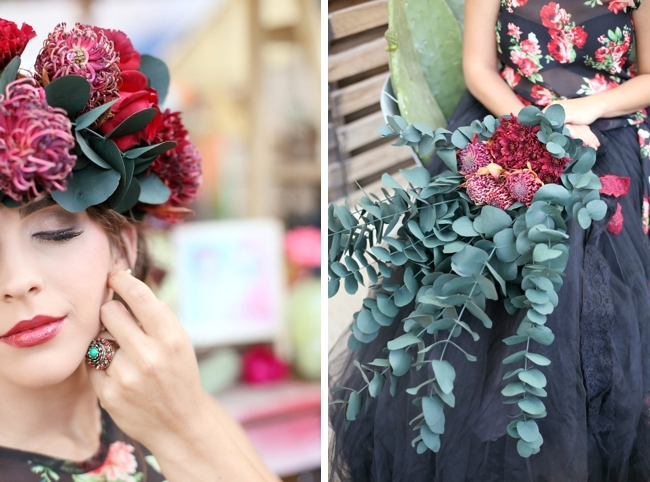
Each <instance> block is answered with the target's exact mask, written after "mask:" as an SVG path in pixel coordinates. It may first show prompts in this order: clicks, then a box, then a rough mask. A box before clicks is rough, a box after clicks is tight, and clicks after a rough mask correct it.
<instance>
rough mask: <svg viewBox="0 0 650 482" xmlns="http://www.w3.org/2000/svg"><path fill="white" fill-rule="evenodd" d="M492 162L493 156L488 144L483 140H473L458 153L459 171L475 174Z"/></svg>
mask: <svg viewBox="0 0 650 482" xmlns="http://www.w3.org/2000/svg"><path fill="white" fill-rule="evenodd" d="M490 162H492V158H491V156H490V152H489V151H488V148H487V146H486V145H485V144H483V143H482V142H472V143H470V144H468V145H467V147H466V148H465V149H463V150H462V151H460V154H459V155H458V172H460V173H461V174H473V173H475V172H476V171H477V170H478V169H479V168H481V167H483V166H487V165H488V164H489V163H490Z"/></svg>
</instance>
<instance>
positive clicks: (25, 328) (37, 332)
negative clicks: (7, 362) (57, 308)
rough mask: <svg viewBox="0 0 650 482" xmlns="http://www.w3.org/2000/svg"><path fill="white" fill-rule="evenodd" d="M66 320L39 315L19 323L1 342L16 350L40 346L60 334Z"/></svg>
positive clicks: (0, 338) (0, 339) (2, 337)
mask: <svg viewBox="0 0 650 482" xmlns="http://www.w3.org/2000/svg"><path fill="white" fill-rule="evenodd" d="M65 318H66V317H65V316H63V317H59V318H56V317H54V316H45V315H37V316H35V317H34V318H32V319H31V320H23V321H19V322H18V323H16V324H15V325H14V326H13V327H12V328H11V329H10V330H9V331H8V332H7V333H5V334H4V335H3V336H1V337H0V341H3V342H4V343H6V344H7V345H11V346H15V347H16V348H27V347H30V346H36V345H40V344H42V343H45V342H46V341H49V340H51V339H52V338H54V337H55V336H56V335H58V334H59V332H60V331H61V328H63V323H64V322H65Z"/></svg>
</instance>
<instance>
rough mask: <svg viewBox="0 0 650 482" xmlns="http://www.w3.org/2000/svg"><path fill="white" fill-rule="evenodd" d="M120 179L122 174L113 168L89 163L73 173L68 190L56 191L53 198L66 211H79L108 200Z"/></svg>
mask: <svg viewBox="0 0 650 482" xmlns="http://www.w3.org/2000/svg"><path fill="white" fill-rule="evenodd" d="M119 181H120V174H119V173H118V172H116V171H114V170H113V169H108V170H105V169H101V168H100V167H97V166H95V165H94V164H89V165H88V166H87V167H86V168H85V169H82V170H80V171H76V172H74V173H73V175H72V179H69V180H68V188H67V190H66V191H54V192H53V193H52V198H53V199H54V200H55V201H56V202H57V203H58V204H59V205H60V206H61V207H63V208H64V209H65V210H66V211H70V212H72V213H78V212H81V211H83V210H84V209H87V208H88V207H90V206H95V205H97V204H100V203H102V202H104V201H106V200H107V199H108V198H109V197H110V196H111V194H113V192H115V189H117V186H118V184H119Z"/></svg>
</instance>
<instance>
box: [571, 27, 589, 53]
mask: <svg viewBox="0 0 650 482" xmlns="http://www.w3.org/2000/svg"><path fill="white" fill-rule="evenodd" d="M571 41H572V42H573V45H575V46H576V47H578V48H579V49H581V48H582V47H584V46H585V42H586V41H587V32H585V31H584V29H583V28H582V27H579V26H576V27H573V28H572V29H571Z"/></svg>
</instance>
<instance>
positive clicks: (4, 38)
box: [0, 18, 36, 70]
mask: <svg viewBox="0 0 650 482" xmlns="http://www.w3.org/2000/svg"><path fill="white" fill-rule="evenodd" d="M34 37H36V32H34V29H33V28H32V27H30V26H29V25H27V24H26V23H23V25H22V27H20V28H18V25H16V24H15V23H14V22H12V21H11V20H5V19H2V18H0V70H2V69H4V68H5V67H6V66H7V65H8V64H9V62H11V60H12V59H13V58H14V57H17V56H19V55H22V53H23V52H24V51H25V47H26V46H27V43H28V42H29V41H30V40H31V39H33V38H34Z"/></svg>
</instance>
